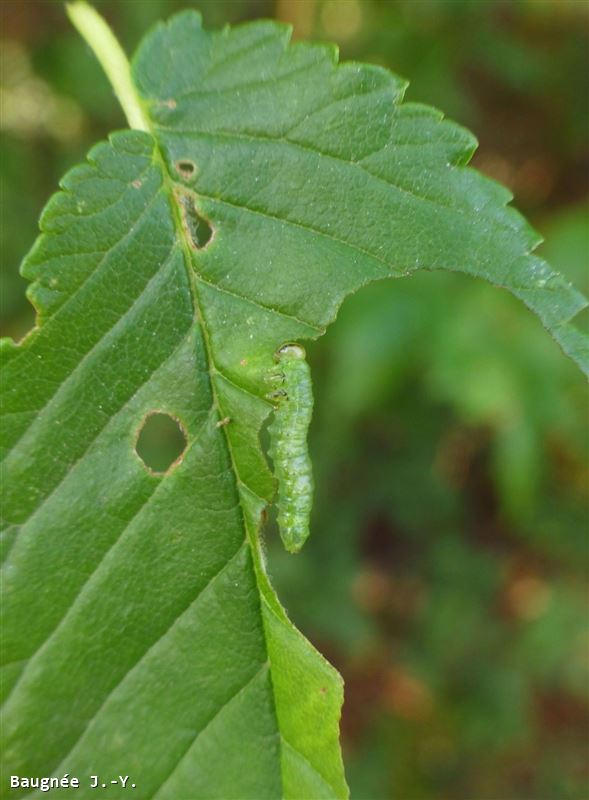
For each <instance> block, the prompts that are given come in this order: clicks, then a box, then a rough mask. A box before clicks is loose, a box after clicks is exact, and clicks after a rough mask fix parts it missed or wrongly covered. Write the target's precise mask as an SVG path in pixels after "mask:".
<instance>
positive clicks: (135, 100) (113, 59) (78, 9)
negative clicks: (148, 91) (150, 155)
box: [66, 0, 149, 131]
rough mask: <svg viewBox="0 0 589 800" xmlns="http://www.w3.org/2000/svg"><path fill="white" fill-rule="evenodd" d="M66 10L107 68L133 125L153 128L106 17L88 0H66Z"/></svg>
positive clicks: (144, 128) (104, 67)
mask: <svg viewBox="0 0 589 800" xmlns="http://www.w3.org/2000/svg"><path fill="white" fill-rule="evenodd" d="M66 11H67V15H68V17H69V18H70V20H71V22H72V23H73V25H74V26H75V27H76V28H77V30H78V32H79V33H80V34H81V36H82V37H83V38H84V39H85V40H86V42H87V43H88V44H89V45H90V47H91V49H92V50H93V52H94V55H95V56H96V58H97V59H98V61H99V62H100V64H101V66H102V68H103V70H104V71H105V73H106V76H107V78H108V79H109V81H110V83H111V86H112V88H113V89H114V92H115V94H116V96H117V98H118V100H119V103H120V104H121V107H122V109H123V111H124V113H125V116H126V117H127V122H128V123H129V127H130V128H135V129H136V130H140V131H149V123H148V121H147V118H146V116H145V114H144V112H143V109H142V107H141V101H140V99H139V97H138V95H137V91H136V89H135V86H134V84H133V81H132V79H131V67H130V65H129V61H128V59H127V56H126V54H125V52H124V50H123V48H122V47H121V45H120V44H119V42H118V40H117V39H116V37H115V35H114V34H113V32H112V31H111V29H110V28H109V26H108V25H107V23H106V21H105V20H104V19H103V18H102V17H101V16H100V14H99V13H98V12H97V11H96V10H95V9H94V8H92V6H90V5H88V4H87V3H85V2H84V0H76V2H73V3H66Z"/></svg>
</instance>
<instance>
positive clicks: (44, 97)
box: [0, 0, 589, 800]
mask: <svg viewBox="0 0 589 800" xmlns="http://www.w3.org/2000/svg"><path fill="white" fill-rule="evenodd" d="M95 5H96V6H97V7H98V8H99V10H100V11H101V12H102V13H103V14H104V15H105V16H106V17H107V19H108V20H109V22H110V23H111V24H112V25H113V27H114V29H115V31H116V32H117V34H118V35H119V37H120V39H121V41H122V43H123V45H124V47H125V49H126V50H127V52H132V51H133V49H134V47H135V46H136V44H137V42H138V41H139V39H140V37H141V35H142V33H143V32H145V31H146V29H147V28H148V27H149V26H150V25H151V24H152V23H153V22H154V21H156V20H157V19H159V18H162V17H166V16H168V15H169V14H170V13H172V12H173V11H175V10H177V9H180V8H183V7H187V6H190V5H192V4H190V3H184V2H175V1H173V0H126V1H123V2H97V3H95ZM0 8H1V11H2V20H1V22H2V29H1V35H2V40H3V41H2V64H1V86H0V89H1V92H2V94H1V101H2V109H1V110H2V113H1V120H0V125H1V135H2V139H1V145H0V147H1V151H0V155H1V189H2V216H1V228H0V233H1V237H2V241H1V247H2V260H3V265H2V273H1V283H0V303H1V312H2V333H3V335H11V336H14V337H16V338H19V337H20V336H22V335H23V334H24V333H25V332H26V331H27V330H28V328H29V327H30V326H31V324H32V321H33V315H32V311H31V308H30V307H29V306H28V304H27V302H26V300H25V298H24V290H25V288H26V287H25V282H24V281H23V280H22V279H21V278H20V277H19V276H18V272H17V270H18V264H19V261H20V259H21V258H22V256H23V255H24V254H25V252H26V251H27V249H28V248H29V247H30V245H31V244H32V242H33V240H34V237H35V235H36V231H37V218H38V214H39V212H40V210H41V208H42V207H43V205H44V203H45V202H46V201H47V199H48V198H49V196H50V195H51V193H52V192H53V191H55V189H56V187H57V182H58V180H59V178H60V176H61V175H62V174H63V173H64V172H65V171H66V169H68V168H69V167H70V166H72V165H74V164H75V163H77V162H78V161H80V160H81V159H82V158H83V157H84V154H85V152H86V151H87V150H88V149H89V147H90V146H91V145H92V144H93V143H94V142H95V141H97V140H98V139H100V138H102V137H104V136H105V135H106V134H107V133H108V132H109V131H111V130H113V129H117V128H121V127H124V124H125V122H124V118H123V115H122V113H121V111H120V110H119V108H118V106H117V103H116V101H115V99H114V97H113V95H112V92H111V90H110V88H109V86H108V84H107V81H106V79H105V78H104V77H103V75H102V73H101V71H100V68H99V67H98V65H97V63H96V62H95V60H94V58H93V56H92V55H91V53H90V52H89V50H88V48H87V47H86V46H85V45H84V44H83V42H82V41H81V40H80V39H79V37H78V36H77V34H76V33H75V32H74V31H73V29H72V28H71V26H70V24H69V22H68V20H67V18H66V16H65V13H64V10H63V7H62V5H61V4H59V3H56V2H52V0H46V1H45V2H32V1H29V2H23V1H22V0H21V1H20V2H1V3H0ZM199 8H200V9H201V11H202V12H203V15H204V19H205V23H206V25H207V26H209V27H215V26H219V25H221V24H224V23H226V22H233V23H234V22H238V21H241V20H246V19H253V18H257V17H261V16H263V17H272V18H276V19H281V20H284V21H288V22H291V23H293V24H294V26H295V36H297V37H309V38H315V39H324V40H331V41H336V42H338V43H339V45H340V48H341V56H342V58H354V59H362V60H365V61H370V62H374V63H378V64H384V65H386V66H388V67H390V68H391V69H393V70H394V71H395V72H397V73H399V74H401V75H403V76H404V77H406V78H408V79H410V80H411V86H410V89H409V91H408V95H407V96H408V98H410V99H411V100H418V101H421V102H426V103H430V104H433V105H436V106H438V107H440V108H441V109H443V110H444V111H445V112H446V113H447V115H448V116H450V117H452V118H454V119H455V120H457V121H459V122H461V123H462V124H463V125H466V126H467V127H469V128H471V129H472V130H473V131H474V132H475V133H476V134H477V136H478V137H479V140H480V143H481V144H480V149H479V151H478V153H477V155H476V156H475V160H474V163H475V165H476V166H477V167H478V168H479V169H480V170H482V171H483V172H485V173H486V174H488V175H491V176H492V177H495V178H497V179H498V180H501V181H502V182H504V183H506V184H507V185H508V186H509V187H510V188H511V189H512V191H513V192H514V194H515V197H516V200H515V202H516V204H517V205H518V207H519V208H520V209H521V210H522V211H523V212H524V213H526V214H527V215H528V217H529V218H530V219H531V220H532V222H533V223H534V224H535V226H536V227H537V228H539V230H540V231H541V232H542V233H543V234H544V236H545V238H546V240H547V242H546V244H545V245H543V246H542V249H541V252H542V253H543V254H544V255H545V257H547V258H548V259H549V260H550V261H551V263H552V264H553V266H554V267H555V268H556V269H558V270H559V271H562V272H564V273H565V274H566V275H568V276H569V277H570V279H571V280H573V281H574V282H575V283H576V284H577V286H579V287H580V288H582V289H584V291H585V292H586V293H587V292H588V290H589V286H588V283H589V277H588V274H587V262H588V258H589V233H588V226H587V220H588V215H587V211H588V208H589V205H588V199H587V198H588V183H589V181H588V173H589V129H588V119H589V113H588V112H589V85H588V83H589V38H588V30H589V5H588V4H587V3H586V2H572V1H569V2H567V0H544V2H533V1H532V0H527V1H524V0H522V1H521V2H499V1H498V0H494V1H487V2H449V0H428V2H415V0H413V1H411V0H389V1H388V2H386V1H384V0H380V1H379V0H277V1H276V2H273V1H272V0H233V1H232V2H231V1H229V2H228V1H227V0H208V1H207V0H203V2H201V3H200V4H199ZM309 357H310V360H311V363H312V368H313V379H314V384H315V391H316V412H315V416H314V421H313V425H312V430H311V450H312V455H313V458H314V464H315V472H316V483H317V490H316V498H315V511H314V514H313V520H312V530H313V534H312V537H311V539H310V540H309V542H308V544H307V545H306V547H305V549H304V551H303V552H302V553H301V555H299V556H297V557H296V558H293V557H292V556H288V555H287V554H286V553H284V551H283V550H282V549H281V547H280V545H279V543H278V542H277V535H276V532H275V531H274V530H273V529H272V528H271V529H270V530H269V531H268V536H267V539H268V556H269V565H270V571H271V574H272V577H273V580H274V583H275V585H276V586H277V588H278V591H279V594H280V596H281V598H282V600H283V602H284V603H285V605H286V607H287V609H288V611H289V613H290V615H291V617H292V619H293V621H294V622H295V623H296V624H297V625H298V626H299V627H300V628H301V629H302V630H303V631H304V632H305V634H306V635H307V636H308V637H309V638H310V639H311V640H312V641H313V642H314V643H315V644H316V646H317V647H318V648H319V649H320V650H321V651H322V652H323V653H325V654H326V655H327V656H328V657H329V658H330V659H331V661H332V662H333V663H334V664H335V665H336V666H337V667H338V668H339V669H340V671H341V672H342V674H343V676H344V679H345V681H346V704H345V708H344V715H343V721H342V733H343V745H344V754H345V761H346V767H347V774H348V780H349V783H350V785H351V790H352V797H353V798H354V799H355V800H388V798H391V800H430V799H431V800H532V799H533V800H569V798H570V799H571V800H572V799H573V798H575V799H578V800H586V799H587V797H589V772H588V764H587V752H588V746H589V714H588V710H589V677H588V666H589V630H588V627H587V618H588V613H587V612H588V605H587V596H586V586H587V569H588V563H589V559H588V556H589V552H588V546H587V542H588V539H587V532H588V512H587V500H588V494H589V477H588V476H589V468H588V459H587V454H588V442H589V429H588V424H587V408H588V402H587V401H588V392H587V386H586V383H585V381H584V379H583V377H582V376H581V374H580V373H579V372H578V370H577V369H576V368H575V366H574V365H573V364H571V363H570V362H569V361H567V360H566V359H565V357H564V356H563V355H562V354H561V353H560V351H559V349H558V347H557V346H556V345H555V344H554V343H553V342H552V341H551V340H550V338H549V337H548V335H547V334H546V333H545V332H544V331H543V330H542V328H541V326H540V324H539V323H538V322H537V320H536V319H535V318H533V317H532V315H531V314H530V313H529V312H528V311H527V310H526V309H525V308H524V307H523V306H522V305H521V304H519V303H518V302H517V301H515V300H513V298H511V297H510V296H508V295H507V294H506V293H504V292H501V291H499V290H497V289H494V288H492V287H489V286H487V285H485V284H483V283H479V282H477V281H474V280H472V279H468V278H466V277H464V276H458V275H441V274H431V275H430V274H424V275H418V276H415V277H412V278H410V279H403V280H398V281H389V282H387V283H382V284H378V285H373V286H372V287H369V288H367V289H365V290H363V291H362V292H360V293H359V294H358V295H357V296H355V297H354V298H351V299H350V300H349V301H347V302H346V304H345V305H344V307H343V308H342V311H341V313H340V315H339V318H338V320H337V322H336V323H335V325H334V326H333V327H332V328H330V330H329V332H328V334H327V335H326V336H325V337H324V338H323V339H322V340H321V341H319V342H317V343H315V344H313V345H311V346H310V347H309ZM158 446H159V447H160V449H163V450H165V448H166V447H167V442H166V440H165V435H164V433H162V441H161V442H160V443H159V445H158Z"/></svg>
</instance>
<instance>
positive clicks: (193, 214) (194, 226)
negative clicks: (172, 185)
mask: <svg viewBox="0 0 589 800" xmlns="http://www.w3.org/2000/svg"><path fill="white" fill-rule="evenodd" d="M175 195H176V197H177V198H178V202H179V203H180V209H181V211H182V226H183V228H184V231H185V233H186V235H187V237H188V239H189V242H190V246H191V247H192V249H193V250H201V249H202V248H203V247H206V245H207V244H208V243H209V242H210V241H211V239H212V237H213V233H214V231H213V228H212V226H211V224H210V223H209V221H208V220H207V219H205V218H204V217H201V215H200V214H199V213H198V211H197V210H196V206H195V203H194V195H193V194H192V193H191V192H189V191H185V190H183V189H176V191H175Z"/></svg>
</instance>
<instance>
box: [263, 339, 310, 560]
mask: <svg viewBox="0 0 589 800" xmlns="http://www.w3.org/2000/svg"><path fill="white" fill-rule="evenodd" d="M275 357H276V360H277V361H278V364H279V365H280V369H279V370H278V371H277V372H276V373H273V375H272V376H271V380H272V381H274V382H276V383H278V384H279V386H280V388H279V389H277V390H276V391H274V392H272V393H271V394H270V395H269V397H270V398H271V399H272V400H274V401H275V402H276V405H275V411H274V419H273V421H272V424H271V425H270V428H269V431H270V436H271V440H270V456H271V458H272V461H273V462H274V474H275V475H276V478H277V479H278V526H279V529H280V538H281V539H282V542H283V544H284V546H285V548H286V549H287V550H288V551H290V552H291V553H298V552H299V550H300V549H301V547H302V546H303V545H304V543H305V541H306V539H307V537H308V536H309V516H310V513H311V505H312V502H313V474H312V469H311V459H310V458H309V449H308V447H307V432H308V430H309V423H310V422H311V414H312V413H313V391H312V385H311V372H310V370H309V365H308V364H307V362H306V361H305V351H304V349H303V348H302V347H301V346H300V345H298V344H285V345H283V346H282V347H281V348H280V349H279V350H278V352H277V353H276V356H275Z"/></svg>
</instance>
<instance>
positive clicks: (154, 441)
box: [135, 411, 186, 474]
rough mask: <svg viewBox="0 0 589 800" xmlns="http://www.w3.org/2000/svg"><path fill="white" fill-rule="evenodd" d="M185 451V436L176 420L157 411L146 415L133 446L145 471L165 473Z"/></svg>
mask: <svg viewBox="0 0 589 800" xmlns="http://www.w3.org/2000/svg"><path fill="white" fill-rule="evenodd" d="M185 449H186V435H185V433H184V429H183V428H182V425H181V424H180V422H179V421H178V420H177V419H175V418H174V417H172V416H170V415H169V414H164V413H163V412H159V411H156V412H153V413H152V414H148V416H147V417H146V418H145V419H144V421H143V425H142V426H141V428H140V429H139V433H138V436H137V442H136V444H135V452H136V453H137V455H138V456H139V458H140V459H141V460H142V461H143V463H144V464H145V466H146V467H147V469H149V470H150V471H151V472H156V473H160V474H161V473H164V472H167V471H168V470H169V469H170V468H171V467H173V466H174V465H175V464H176V463H177V462H178V461H179V460H180V458H181V456H182V454H183V453H184V450H185Z"/></svg>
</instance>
